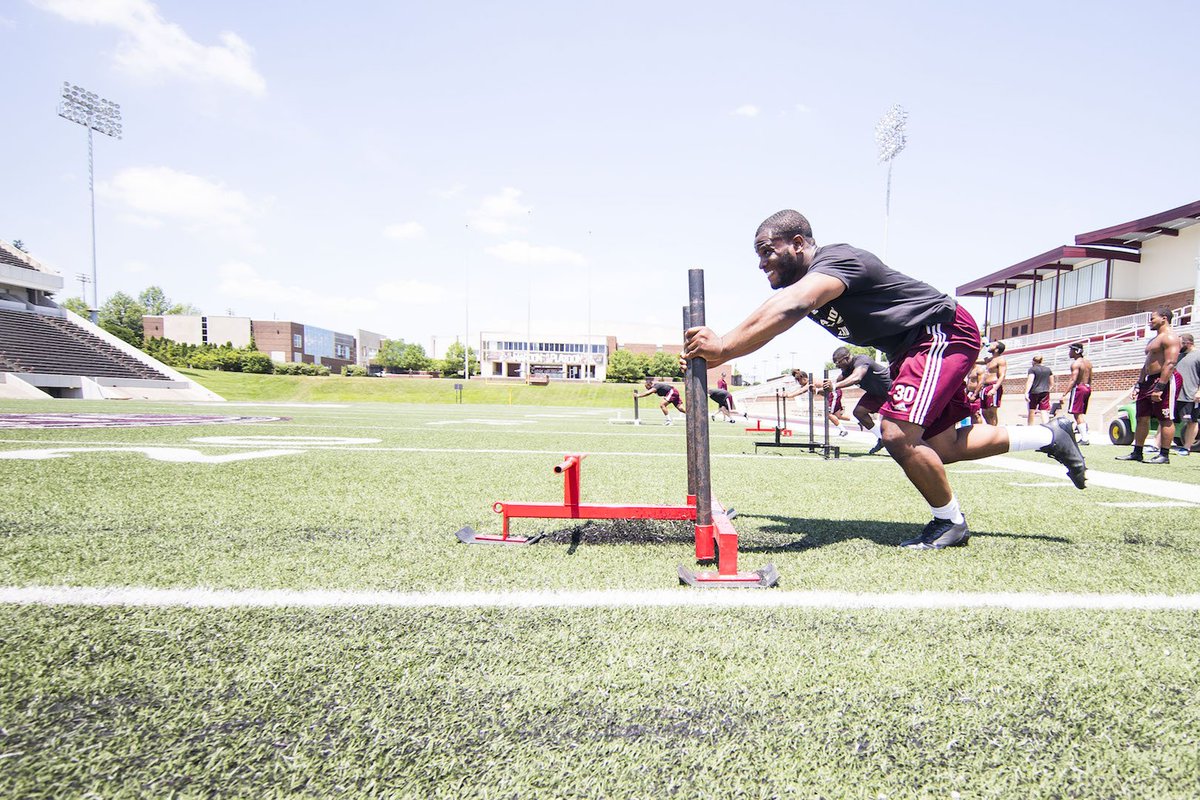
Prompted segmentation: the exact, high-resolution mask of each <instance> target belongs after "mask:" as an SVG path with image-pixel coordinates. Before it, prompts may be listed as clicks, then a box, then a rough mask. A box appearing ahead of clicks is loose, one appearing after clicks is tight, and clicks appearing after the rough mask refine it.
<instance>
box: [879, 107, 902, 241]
mask: <svg viewBox="0 0 1200 800" xmlns="http://www.w3.org/2000/svg"><path fill="white" fill-rule="evenodd" d="M907 124H908V112H907V111H905V110H904V107H903V106H900V105H894V106H892V107H891V108H889V109H888V111H887V113H886V114H884V115H883V118H882V119H880V120H879V123H878V124H877V125H876V126H875V143H876V144H877V145H879V162H880V163H886V164H887V165H888V173H887V195H886V198H885V200H884V206H883V253H882V257H883V259H884V261H886V260H887V246H888V217H889V216H890V214H891V209H892V160H893V159H895V158H896V156H898V155H900V151H902V150H903V149H904V147H905V145H907V144H908V139H907V138H906V137H905V135H904V126H905V125H907Z"/></svg>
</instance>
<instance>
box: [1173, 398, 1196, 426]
mask: <svg viewBox="0 0 1200 800" xmlns="http://www.w3.org/2000/svg"><path fill="white" fill-rule="evenodd" d="M1197 415H1200V408H1197V404H1196V402H1195V401H1194V400H1176V401H1175V421H1176V422H1198V421H1200V416H1197Z"/></svg>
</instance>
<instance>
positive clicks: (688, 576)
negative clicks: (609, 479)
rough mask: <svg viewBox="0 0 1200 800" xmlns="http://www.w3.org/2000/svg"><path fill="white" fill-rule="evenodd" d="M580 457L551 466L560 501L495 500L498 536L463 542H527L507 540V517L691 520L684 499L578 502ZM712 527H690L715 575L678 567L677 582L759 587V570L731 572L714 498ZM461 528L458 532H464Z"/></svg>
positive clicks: (723, 520)
mask: <svg viewBox="0 0 1200 800" xmlns="http://www.w3.org/2000/svg"><path fill="white" fill-rule="evenodd" d="M586 456H587V454H586V453H568V454H566V455H565V456H563V460H562V462H561V463H559V464H556V465H555V466H554V472H555V473H556V474H559V475H562V476H563V502H562V504H561V505H560V504H555V503H512V502H503V501H501V502H497V503H494V504H493V505H492V510H493V511H495V512H496V513H497V514H500V515H501V520H502V521H501V532H500V535H499V536H496V535H492V534H479V533H474V532H473V531H472V532H471V533H470V534H466V538H463V536H460V538H461V539H463V541H470V542H471V543H472V544H527V543H530V541H531V540H530V539H529V538H527V537H522V536H513V535H512V533H511V530H510V528H509V520H513V519H661V520H691V521H693V522H694V521H695V519H696V498H695V496H693V495H689V496H688V498H687V504H686V505H682V506H672V505H615V504H595V503H582V502H580V497H581V491H580V484H581V478H582V472H583V459H584V458H585V457H586ZM712 520H713V521H712V524H711V525H695V526H694V530H695V541H696V560H697V561H709V562H711V561H713V560H714V559H715V560H716V561H717V571H716V572H715V573H712V572H708V573H692V572H691V571H689V570H686V569H685V568H683V567H680V580H683V581H684V582H686V583H688V584H689V585H693V586H696V585H707V584H722V585H754V586H757V585H760V584H761V583H762V581H763V577H764V576H763V574H762V573H760V572H750V573H739V572H738V569H737V561H738V553H737V549H738V542H737V539H738V537H737V531H736V530H735V529H734V527H733V523H732V522H731V521H730V519H729V516H728V515H727V514H726V513H725V508H724V507H723V506H722V505H721V504H720V503H718V502H717V501H716V500H713V501H712ZM465 531H466V529H464V531H463V532H460V533H464V532H465Z"/></svg>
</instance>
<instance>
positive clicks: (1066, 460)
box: [1038, 417, 1087, 489]
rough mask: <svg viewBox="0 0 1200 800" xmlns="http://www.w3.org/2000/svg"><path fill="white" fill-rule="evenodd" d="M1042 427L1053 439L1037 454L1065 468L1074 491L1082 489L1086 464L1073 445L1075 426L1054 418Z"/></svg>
mask: <svg viewBox="0 0 1200 800" xmlns="http://www.w3.org/2000/svg"><path fill="white" fill-rule="evenodd" d="M1042 427H1043V428H1049V429H1050V434H1051V436H1052V437H1053V438H1052V439H1051V440H1050V444H1048V445H1046V446H1045V447H1039V448H1038V452H1041V453H1045V454H1046V455H1048V456H1050V458H1053V459H1054V460H1055V461H1057V462H1058V463H1060V464H1062V465H1063V466H1064V467H1066V468H1067V477H1068V478H1070V479H1071V483H1073V484H1075V488H1076V489H1082V488H1084V487H1085V486H1086V485H1087V477H1086V474H1085V473H1086V472H1087V464H1085V463H1084V461H1083V453H1081V452H1079V445H1078V444H1076V443H1075V431H1074V427H1075V426H1074V425H1072V424H1071V420H1070V419H1068V418H1067V417H1055V418H1054V419H1052V420H1050V421H1049V422H1047V423H1046V424H1045V425H1043V426H1042Z"/></svg>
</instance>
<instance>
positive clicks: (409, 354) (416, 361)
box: [399, 344, 433, 372]
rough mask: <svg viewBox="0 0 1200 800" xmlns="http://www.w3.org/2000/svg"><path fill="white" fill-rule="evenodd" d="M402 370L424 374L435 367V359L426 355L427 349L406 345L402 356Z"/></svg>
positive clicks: (400, 365)
mask: <svg viewBox="0 0 1200 800" xmlns="http://www.w3.org/2000/svg"><path fill="white" fill-rule="evenodd" d="M399 367H400V369H402V370H405V371H407V372H424V371H425V370H427V369H430V368H432V367H433V359H431V358H430V357H429V356H427V355H425V348H424V347H422V346H421V345H419V344H406V345H404V351H403V352H402V353H401V354H400V364H399Z"/></svg>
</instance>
